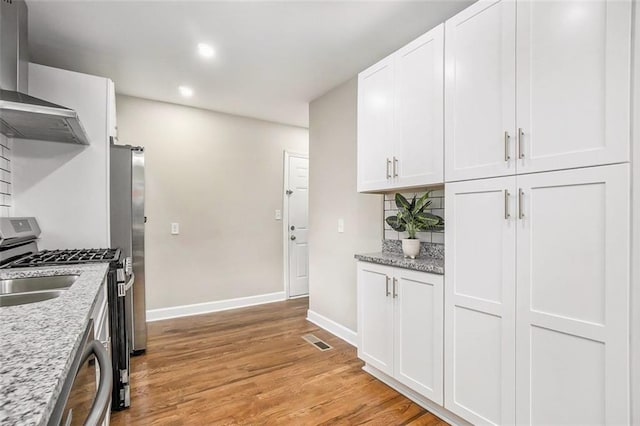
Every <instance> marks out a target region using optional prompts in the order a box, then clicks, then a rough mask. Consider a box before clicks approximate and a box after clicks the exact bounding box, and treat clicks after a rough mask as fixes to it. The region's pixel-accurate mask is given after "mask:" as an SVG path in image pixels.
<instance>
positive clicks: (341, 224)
mask: <svg viewBox="0 0 640 426" xmlns="http://www.w3.org/2000/svg"><path fill="white" fill-rule="evenodd" d="M338 232H341V233H342V232H344V219H343V218H340V219H338Z"/></svg>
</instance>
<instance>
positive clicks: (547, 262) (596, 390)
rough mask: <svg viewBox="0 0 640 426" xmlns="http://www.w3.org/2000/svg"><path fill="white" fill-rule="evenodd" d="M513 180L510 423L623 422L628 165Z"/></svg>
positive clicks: (626, 391) (625, 417) (626, 417)
mask: <svg viewBox="0 0 640 426" xmlns="http://www.w3.org/2000/svg"><path fill="white" fill-rule="evenodd" d="M518 186H519V187H520V188H522V196H521V199H522V201H521V206H520V208H521V209H522V214H523V217H522V219H521V220H518V227H517V228H518V229H517V233H518V243H517V253H518V262H517V270H518V291H517V295H518V314H517V315H518V317H517V330H518V332H517V335H518V339H517V355H516V360H517V362H516V364H517V366H518V367H517V368H518V370H517V381H516V382H517V391H516V395H517V398H518V402H517V417H516V424H518V425H529V424H532V425H549V424H557V425H605V424H606V425H623V424H629V343H628V340H629V334H628V326H629V310H628V294H629V166H628V164H621V165H617V166H605V167H591V168H585V169H576V170H567V171H561V172H551V173H538V174H531V175H526V176H518Z"/></svg>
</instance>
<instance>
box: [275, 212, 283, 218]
mask: <svg viewBox="0 0 640 426" xmlns="http://www.w3.org/2000/svg"><path fill="white" fill-rule="evenodd" d="M276 220H282V210H276Z"/></svg>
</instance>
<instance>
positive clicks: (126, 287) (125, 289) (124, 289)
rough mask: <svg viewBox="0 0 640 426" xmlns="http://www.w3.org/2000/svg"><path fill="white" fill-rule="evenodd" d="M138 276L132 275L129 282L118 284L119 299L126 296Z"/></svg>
mask: <svg viewBox="0 0 640 426" xmlns="http://www.w3.org/2000/svg"><path fill="white" fill-rule="evenodd" d="M135 279H136V276H135V274H133V273H132V274H131V278H129V281H127V283H126V284H125V283H122V282H121V283H118V296H119V297H124V296H126V294H127V292H128V291H129V289H130V288H131V287H132V286H133V282H134V281H135Z"/></svg>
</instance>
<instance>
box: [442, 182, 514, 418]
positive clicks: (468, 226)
mask: <svg viewBox="0 0 640 426" xmlns="http://www.w3.org/2000/svg"><path fill="white" fill-rule="evenodd" d="M515 180H516V177H515V176H509V177H502V178H494V179H482V180H473V181H466V182H457V183H451V184H446V186H445V197H446V199H445V205H446V206H447V209H446V211H445V214H446V218H445V222H446V223H447V232H446V233H445V250H446V253H445V270H446V274H445V349H444V350H445V359H446V362H445V375H444V377H445V401H444V406H445V408H447V409H448V410H450V411H452V412H454V413H456V414H458V415H459V416H460V417H462V418H464V419H466V420H468V421H470V422H471V423H473V424H494V425H503V424H514V421H515V397H514V394H515V326H516V325H515V309H516V306H515V304H516V294H515V289H516V282H515V281H516V251H515V247H516V214H515V209H516V203H515V200H516V197H515V186H516V184H515Z"/></svg>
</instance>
